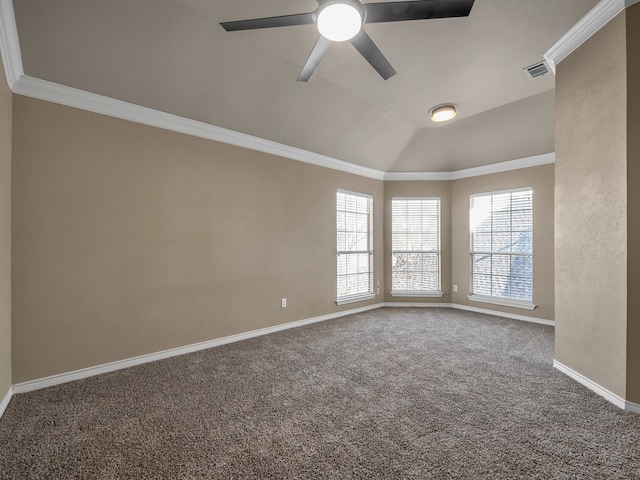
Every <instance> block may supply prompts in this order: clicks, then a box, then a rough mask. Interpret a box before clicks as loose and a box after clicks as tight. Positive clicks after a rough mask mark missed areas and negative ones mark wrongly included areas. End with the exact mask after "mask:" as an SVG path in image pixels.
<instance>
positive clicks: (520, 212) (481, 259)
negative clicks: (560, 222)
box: [470, 188, 533, 301]
mask: <svg viewBox="0 0 640 480" xmlns="http://www.w3.org/2000/svg"><path fill="white" fill-rule="evenodd" d="M470 230H471V254H472V257H471V259H472V262H471V263H472V286H471V291H472V293H474V294H477V295H491V296H495V297H501V298H511V299H516V300H526V301H531V300H532V298H533V257H532V253H533V191H532V189H530V188H528V189H523V190H520V191H514V192H496V193H487V194H482V195H474V196H472V197H471V211H470Z"/></svg>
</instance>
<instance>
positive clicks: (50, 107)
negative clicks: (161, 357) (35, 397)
mask: <svg viewBox="0 0 640 480" xmlns="http://www.w3.org/2000/svg"><path fill="white" fill-rule="evenodd" d="M13 128H14V162H13V165H14V168H13V195H14V196H13V209H14V210H13V301H14V329H13V341H14V348H13V374H14V378H13V381H14V383H18V382H23V381H26V380H30V379H35V378H39V377H44V376H47V375H52V374H56V373H60V372H67V371H70V370H74V369H79V368H83V367H88V366H92V365H97V364H101V363H105V362H110V361H114V360H119V359H123V358H128V357H133V356H136V355H142V354H145V353H149V352H155V351H159V350H163V349H168V348H172V347H178V346H181V345H186V344H190V343H194V342H200V341H205V340H209V339H213V338H217V337H222V336H225V335H230V334H235V333H240V332H245V331H249V330H254V329H258V328H262V327H268V326H272V325H277V324H281V323H285V322H290V321H295V320H300V319H304V318H309V317H313V316H317V315H323V314H328V313H332V312H335V311H338V310H345V309H350V308H355V307H359V306H363V305H366V304H372V303H376V302H379V301H381V299H382V296H380V297H378V298H376V299H374V300H371V301H368V302H360V303H356V304H349V305H344V306H342V307H338V306H336V304H335V300H336V291H335V290H336V280H335V276H336V257H335V253H336V239H335V231H336V221H335V195H336V190H337V189H338V188H343V189H348V190H354V191H359V192H366V193H371V194H373V195H374V211H375V214H374V249H375V258H376V261H375V280H380V282H381V292H382V291H384V282H383V276H382V271H383V262H382V257H383V249H382V238H383V237H382V219H383V208H382V205H383V182H382V181H376V180H372V179H367V178H363V177H359V176H355V175H350V174H346V173H342V172H337V171H333V170H329V169H325V168H321V167H316V166H312V165H307V164H303V163H300V162H296V161H293V160H289V159H284V158H280V157H274V156H271V155H267V154H263V153H259V152H255V151H251V150H245V149H241V148H238V147H234V146H230V145H225V144H220V143H216V142H212V141H208V140H204V139H199V138H194V137H189V136H186V135H181V134H177V133H173V132H168V131H164V130H160V129H156V128H152V127H148V126H143V125H138V124H134V123H130V122H126V121H123V120H119V119H115V118H110V117H106V116H101V115H97V114H92V113H88V112H83V111H80V110H76V109H72V108H67V107H63V106H59V105H54V104H50V103H46V102H41V101H38V100H33V99H28V98H25V97H16V98H15V99H14V123H13ZM282 297H286V298H288V303H289V306H288V307H287V308H286V309H282V308H281V307H280V298H282Z"/></svg>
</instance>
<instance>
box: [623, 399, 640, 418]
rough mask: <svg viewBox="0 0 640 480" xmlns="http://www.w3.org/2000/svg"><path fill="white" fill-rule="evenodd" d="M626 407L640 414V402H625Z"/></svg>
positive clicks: (626, 409)
mask: <svg viewBox="0 0 640 480" xmlns="http://www.w3.org/2000/svg"><path fill="white" fill-rule="evenodd" d="M624 409H625V411H627V412H631V413H637V414H639V415H640V403H633V402H629V401H627V402H625V403H624Z"/></svg>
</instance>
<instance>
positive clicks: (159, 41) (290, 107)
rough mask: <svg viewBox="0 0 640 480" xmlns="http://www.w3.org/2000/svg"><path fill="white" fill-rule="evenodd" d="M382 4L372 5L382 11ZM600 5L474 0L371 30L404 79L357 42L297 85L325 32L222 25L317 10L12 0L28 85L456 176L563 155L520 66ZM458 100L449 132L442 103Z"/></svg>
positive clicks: (339, 47)
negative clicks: (439, 115) (434, 15)
mask: <svg viewBox="0 0 640 480" xmlns="http://www.w3.org/2000/svg"><path fill="white" fill-rule="evenodd" d="M377 1H378V0H368V2H367V1H365V2H364V3H373V2H377ZM597 1H598V0H563V1H557V0H476V1H475V5H474V7H473V9H472V11H471V15H470V16H469V17H466V18H452V19H439V20H421V21H410V22H398V23H381V24H369V25H365V29H366V31H367V32H368V34H369V36H370V37H371V38H372V39H373V40H374V41H375V42H376V44H377V45H378V47H379V48H380V50H381V51H382V52H383V53H384V55H385V56H386V58H387V59H388V60H389V61H390V62H391V64H392V65H393V67H394V68H395V69H396V70H397V72H398V74H397V75H396V76H394V77H392V78H391V79H389V80H387V81H384V80H382V78H380V76H378V74H377V73H376V72H375V71H374V70H373V69H372V68H371V67H370V66H369V64H368V63H366V61H365V60H364V59H363V58H362V57H361V56H360V55H359V54H358V53H357V51H356V50H355V49H354V48H353V46H352V45H351V44H350V43H349V42H345V43H334V44H332V45H331V47H330V48H329V51H328V52H327V54H326V56H325V57H324V59H323V60H322V62H321V63H320V66H319V68H318V69H317V71H316V72H315V74H314V75H313V77H312V78H311V81H309V82H308V83H297V82H296V78H297V76H298V73H299V72H300V70H301V68H302V66H303V65H304V63H305V61H306V59H307V57H308V55H309V52H310V51H311V49H312V48H313V46H314V44H315V41H316V39H317V37H318V32H317V29H316V28H315V26H314V25H306V26H295V27H286V28H275V29H266V30H253V31H242V32H225V30H224V29H223V28H222V27H221V26H220V25H219V23H220V22H222V21H230V20H241V19H247V18H256V17H263V16H277V15H286V14H291V13H302V12H309V11H312V10H315V9H316V8H317V6H318V3H317V2H316V1H315V0H47V1H46V2H43V1H42V0H14V10H15V16H16V23H17V27H18V35H19V40H20V47H21V51H22V61H23V65H24V71H25V73H26V74H27V75H30V76H33V77H37V78H41V79H44V80H49V81H52V82H56V83H60V84H63V85H67V86H71V87H75V88H79V89H82V90H86V91H89V92H94V93H99V94H102V95H106V96H109V97H113V98H116V99H119V100H124V101H127V102H131V103H134V104H138V105H143V106H146V107H150V108H154V109H157V110H161V111H165V112H170V113H173V114H176V115H180V116H183V117H187V118H191V119H195V120H199V121H202V122H206V123H210V124H213V125H217V126H221V127H225V128H229V129H232V130H236V131H239V132H243V133H247V134H250V135H254V136H257V137H261V138H266V139H269V140H273V141H276V142H280V143H283V144H287V145H291V146H295V147H298V148H302V149H304V150H308V151H311V152H316V153H320V154H323V155H327V156H330V157H334V158H337V159H340V160H345V161H348V162H352V163H355V164H358V165H364V166H368V167H372V168H375V169H379V170H383V171H395V172H403V171H433V172H437V171H451V170H457V169H462V168H468V167H473V166H479V165H486V164H490V163H496V162H500V161H505V160H512V159H516V158H521V157H526V156H531V155H536V154H541V153H548V152H552V151H553V150H554V77H553V75H552V74H549V75H547V76H545V77H541V78H538V79H535V80H530V79H528V78H527V77H526V76H525V74H524V73H523V71H522V69H523V68H524V67H526V66H528V65H530V64H533V63H535V62H538V61H540V60H542V58H543V54H544V53H545V52H546V51H547V50H548V49H549V48H550V47H551V46H552V45H553V44H554V43H555V42H556V41H557V40H558V39H560V37H562V35H564V33H565V32H567V30H569V29H570V28H571V27H572V26H573V25H574V24H575V23H576V22H577V21H578V20H580V18H582V17H583V16H584V15H585V14H586V13H587V12H588V11H589V10H590V9H591V8H592V7H593V6H594V5H595V4H596V3H597ZM445 102H452V103H455V104H456V105H457V106H458V110H459V114H458V117H456V119H455V120H453V121H452V122H450V123H447V124H440V125H436V124H434V123H432V122H431V121H430V120H429V118H428V114H429V110H430V109H431V107H433V106H435V105H438V104H441V103H445Z"/></svg>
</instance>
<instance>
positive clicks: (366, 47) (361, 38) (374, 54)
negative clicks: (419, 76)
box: [351, 30, 397, 80]
mask: <svg viewBox="0 0 640 480" xmlns="http://www.w3.org/2000/svg"><path fill="white" fill-rule="evenodd" d="M351 43H352V44H353V46H354V47H356V50H358V51H359V52H360V55H362V56H363V57H364V58H365V60H366V61H367V62H369V63H370V64H371V66H372V67H373V68H374V69H375V71H376V72H378V73H379V74H380V76H381V77H382V78H384V79H385V80H387V79H389V78H391V77H393V76H394V75H395V74H396V73H397V72H396V71H395V70H394V69H393V67H392V66H391V64H390V63H389V61H388V60H387V59H386V58H384V55H383V54H382V52H381V51H380V50H379V49H378V47H377V46H376V44H375V43H373V40H371V37H369V35H367V32H365V31H364V30H360V33H358V35H356V36H355V37H353V38H352V39H351Z"/></svg>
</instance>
